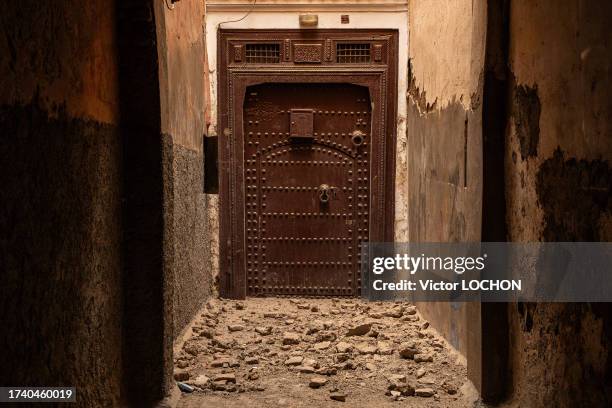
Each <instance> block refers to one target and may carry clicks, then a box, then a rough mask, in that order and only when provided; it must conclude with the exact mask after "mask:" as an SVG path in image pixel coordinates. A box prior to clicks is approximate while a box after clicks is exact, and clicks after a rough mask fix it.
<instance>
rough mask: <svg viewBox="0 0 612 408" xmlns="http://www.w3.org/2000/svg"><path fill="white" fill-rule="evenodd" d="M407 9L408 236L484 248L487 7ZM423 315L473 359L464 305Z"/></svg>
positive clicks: (427, 306) (415, 4) (428, 306)
mask: <svg viewBox="0 0 612 408" xmlns="http://www.w3.org/2000/svg"><path fill="white" fill-rule="evenodd" d="M409 6H410V7H409V12H408V14H409V23H408V27H409V37H410V45H409V59H410V66H409V77H408V94H407V98H408V112H407V119H406V121H407V137H406V142H407V150H408V160H407V174H408V180H407V186H408V228H409V233H408V236H409V239H410V241H412V242H462V241H463V242H470V241H479V240H480V229H481V195H482V107H481V103H480V101H481V95H482V73H483V67H484V46H485V27H486V6H485V5H484V2H478V1H471V0H461V1H454V2H448V1H442V0H440V1H418V0H416V1H411V2H410V3H409ZM419 308H420V310H421V312H422V313H423V315H424V316H425V317H426V318H427V319H429V320H430V321H431V323H432V325H433V326H434V327H435V328H436V329H438V330H439V331H440V332H441V333H442V334H443V335H444V336H445V337H446V338H447V339H448V340H449V342H450V343H451V344H452V345H453V346H454V347H456V348H457V349H458V350H459V351H460V352H461V353H462V354H464V355H466V354H468V344H467V340H468V338H467V337H468V336H467V330H468V327H467V308H466V305H465V304H462V303H450V304H449V303H421V304H419Z"/></svg>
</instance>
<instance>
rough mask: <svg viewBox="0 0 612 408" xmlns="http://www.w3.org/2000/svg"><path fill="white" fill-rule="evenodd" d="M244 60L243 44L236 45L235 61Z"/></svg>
mask: <svg viewBox="0 0 612 408" xmlns="http://www.w3.org/2000/svg"><path fill="white" fill-rule="evenodd" d="M240 61H242V45H234V62H240Z"/></svg>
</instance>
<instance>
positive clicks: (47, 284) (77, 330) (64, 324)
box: [0, 0, 122, 407]
mask: <svg viewBox="0 0 612 408" xmlns="http://www.w3.org/2000/svg"><path fill="white" fill-rule="evenodd" d="M114 19H115V8H114V2H112V1H105V0H96V1H91V2H86V3H84V2H81V1H70V0H69V1H62V2H40V1H30V0H24V1H19V2H13V3H5V4H3V6H2V13H0V27H1V28H0V30H1V31H2V35H0V55H2V58H0V134H2V138H1V141H0V157H1V159H0V177H1V179H2V189H1V190H0V202H2V205H0V271H1V272H0V321H2V329H1V330H2V334H3V335H2V336H0V349H1V350H2V352H0V367H2V369H1V370H0V384H2V385H22V386H28V385H29V386H41V385H45V386H66V385H72V386H75V387H76V388H77V390H78V394H77V402H78V406H83V407H86V406H87V407H90V406H118V405H119V404H120V401H119V396H120V388H121V376H122V366H121V332H122V324H121V321H122V319H121V296H122V288H121V225H120V222H121V170H120V169H121V140H120V137H119V130H118V116H119V115H118V110H119V109H118V107H119V101H118V86H117V71H118V68H117V53H116V44H115V42H116V38H115V25H114Z"/></svg>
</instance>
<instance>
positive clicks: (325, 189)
mask: <svg viewBox="0 0 612 408" xmlns="http://www.w3.org/2000/svg"><path fill="white" fill-rule="evenodd" d="M335 197H336V188H335V187H330V186H328V185H327V184H321V185H320V186H319V201H320V202H321V204H327V203H328V202H329V200H330V199H332V198H335Z"/></svg>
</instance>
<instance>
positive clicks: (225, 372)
mask: <svg viewBox="0 0 612 408" xmlns="http://www.w3.org/2000/svg"><path fill="white" fill-rule="evenodd" d="M175 379H176V380H177V381H182V382H184V383H187V384H189V385H191V386H193V388H194V392H192V393H184V394H183V395H182V399H181V401H180V403H179V407H201V406H202V407H203V406H206V407H234V406H235V407H238V406H288V407H306V406H317V407H320V406H335V405H337V404H338V403H341V401H344V402H346V403H347V405H350V406H369V407H373V406H376V407H382V406H397V402H396V401H398V400H399V401H403V402H402V406H409V407H466V406H472V405H473V401H474V400H475V399H476V393H475V391H472V390H473V388H471V384H470V383H469V382H468V381H467V378H466V368H465V365H464V363H463V362H462V360H461V358H460V357H459V355H458V354H457V353H456V352H454V351H453V350H451V349H450V348H449V347H448V345H447V344H446V342H445V341H444V340H443V339H442V338H441V337H440V336H438V335H437V333H435V331H434V330H433V329H432V328H430V327H429V324H428V322H426V321H424V320H423V319H422V318H421V317H420V316H419V314H418V312H417V311H416V308H415V307H414V306H412V305H410V304H407V303H395V304H394V303H367V302H363V301H361V300H352V299H351V300H336V299H329V300H328V299H325V300H322V299H316V300H313V299H279V298H267V299H265V298H252V299H248V300H247V301H212V302H209V303H208V304H207V306H206V308H205V311H204V312H203V313H202V314H201V315H200V316H199V318H198V319H197V320H196V322H195V324H194V325H193V333H192V334H191V335H190V338H189V339H188V340H187V341H186V342H185V343H184V345H183V347H182V349H181V350H180V352H178V353H176V354H175ZM394 404H395V405H394Z"/></svg>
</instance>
